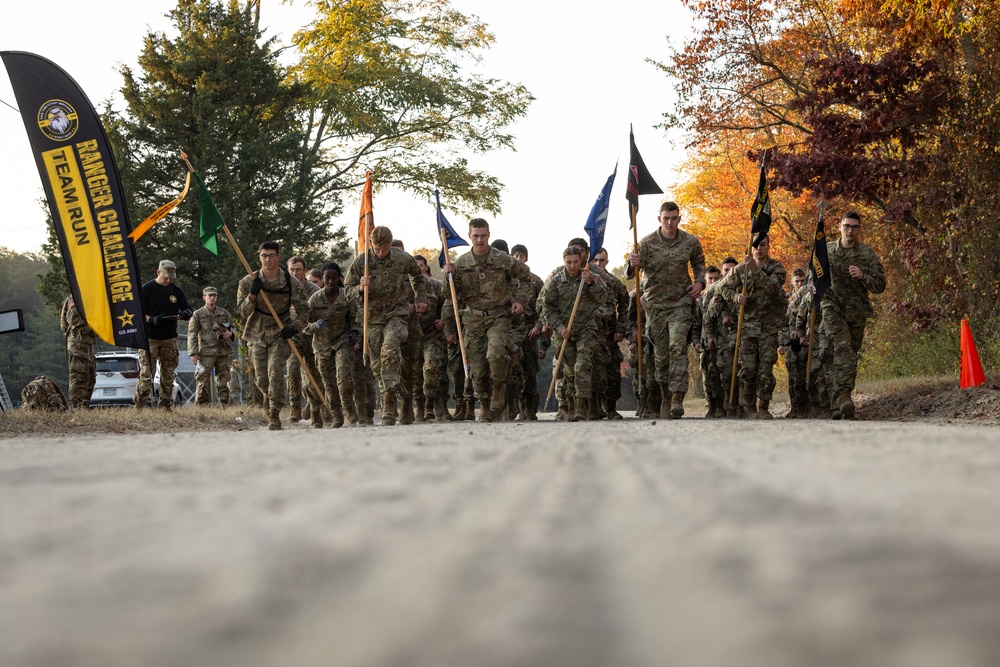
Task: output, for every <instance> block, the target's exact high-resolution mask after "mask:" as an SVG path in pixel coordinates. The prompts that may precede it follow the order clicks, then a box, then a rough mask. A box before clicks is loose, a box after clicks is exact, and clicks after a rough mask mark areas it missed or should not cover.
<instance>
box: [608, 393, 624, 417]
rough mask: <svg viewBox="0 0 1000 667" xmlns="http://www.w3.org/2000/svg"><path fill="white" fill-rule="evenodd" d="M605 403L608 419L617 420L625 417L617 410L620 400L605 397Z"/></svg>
mask: <svg viewBox="0 0 1000 667" xmlns="http://www.w3.org/2000/svg"><path fill="white" fill-rule="evenodd" d="M604 404H605V410H606V411H607V413H608V421H615V420H616V419H623V417H622V416H621V414H619V412H618V410H617V408H618V401H616V400H615V399H613V398H606V399H604Z"/></svg>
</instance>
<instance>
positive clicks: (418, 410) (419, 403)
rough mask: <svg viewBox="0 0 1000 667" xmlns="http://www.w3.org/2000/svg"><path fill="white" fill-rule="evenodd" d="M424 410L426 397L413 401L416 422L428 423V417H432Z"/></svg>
mask: <svg viewBox="0 0 1000 667" xmlns="http://www.w3.org/2000/svg"><path fill="white" fill-rule="evenodd" d="M424 408H425V406H424V397H423V396H417V397H416V399H415V400H414V401H413V418H414V419H415V420H416V421H418V422H425V421H427V419H428V417H430V415H428V414H427V412H426V410H425V409H424Z"/></svg>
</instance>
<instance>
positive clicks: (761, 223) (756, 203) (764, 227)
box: [750, 150, 825, 248]
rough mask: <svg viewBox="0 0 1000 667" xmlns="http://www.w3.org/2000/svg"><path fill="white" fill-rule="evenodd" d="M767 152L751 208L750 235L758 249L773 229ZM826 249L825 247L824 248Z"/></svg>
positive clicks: (761, 161)
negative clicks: (768, 185) (768, 187)
mask: <svg viewBox="0 0 1000 667" xmlns="http://www.w3.org/2000/svg"><path fill="white" fill-rule="evenodd" d="M766 164H767V151H766V150H765V151H764V154H763V155H762V156H761V158H760V180H759V181H758V183H757V195H756V196H755V197H754V198H753V206H751V207H750V223H751V226H750V233H751V234H753V247H754V248H756V247H757V246H758V245H760V242H761V241H762V240H763V238H764V237H765V236H767V232H768V231H769V230H770V229H771V194H770V192H768V189H767V173H766V171H765V168H766ZM824 247H825V246H824Z"/></svg>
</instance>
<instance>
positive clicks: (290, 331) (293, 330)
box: [278, 324, 299, 340]
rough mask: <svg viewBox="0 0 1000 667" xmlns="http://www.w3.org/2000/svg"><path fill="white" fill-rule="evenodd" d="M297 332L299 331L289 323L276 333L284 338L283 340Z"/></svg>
mask: <svg viewBox="0 0 1000 667" xmlns="http://www.w3.org/2000/svg"><path fill="white" fill-rule="evenodd" d="M297 333H299V330H298V329H296V328H295V327H293V326H292V325H291V324H289V325H288V326H287V327H285V328H284V329H282V330H281V332H280V333H279V334H278V335H279V336H281V337H282V338H284V339H285V340H288V339H289V338H292V337H294V336H295V335H296V334H297Z"/></svg>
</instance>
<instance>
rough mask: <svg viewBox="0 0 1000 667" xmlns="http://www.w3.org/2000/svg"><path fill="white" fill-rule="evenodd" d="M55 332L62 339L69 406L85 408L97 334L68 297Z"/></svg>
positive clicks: (92, 379) (91, 382)
mask: <svg viewBox="0 0 1000 667" xmlns="http://www.w3.org/2000/svg"><path fill="white" fill-rule="evenodd" d="M59 329H60V330H61V331H62V334H63V336H65V337H66V360H67V361H68V362H69V404H70V405H71V406H72V407H74V408H89V407H90V396H91V394H93V393H94V385H95V384H96V382H97V362H96V361H95V360H94V343H95V342H96V341H97V335H96V334H95V333H94V330H93V329H91V328H90V325H88V324H87V321H86V320H85V319H83V315H81V314H80V311H79V310H78V309H77V307H76V302H75V301H74V300H73V297H72V296H68V297H66V300H65V301H63V302H62V307H61V308H60V309H59Z"/></svg>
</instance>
